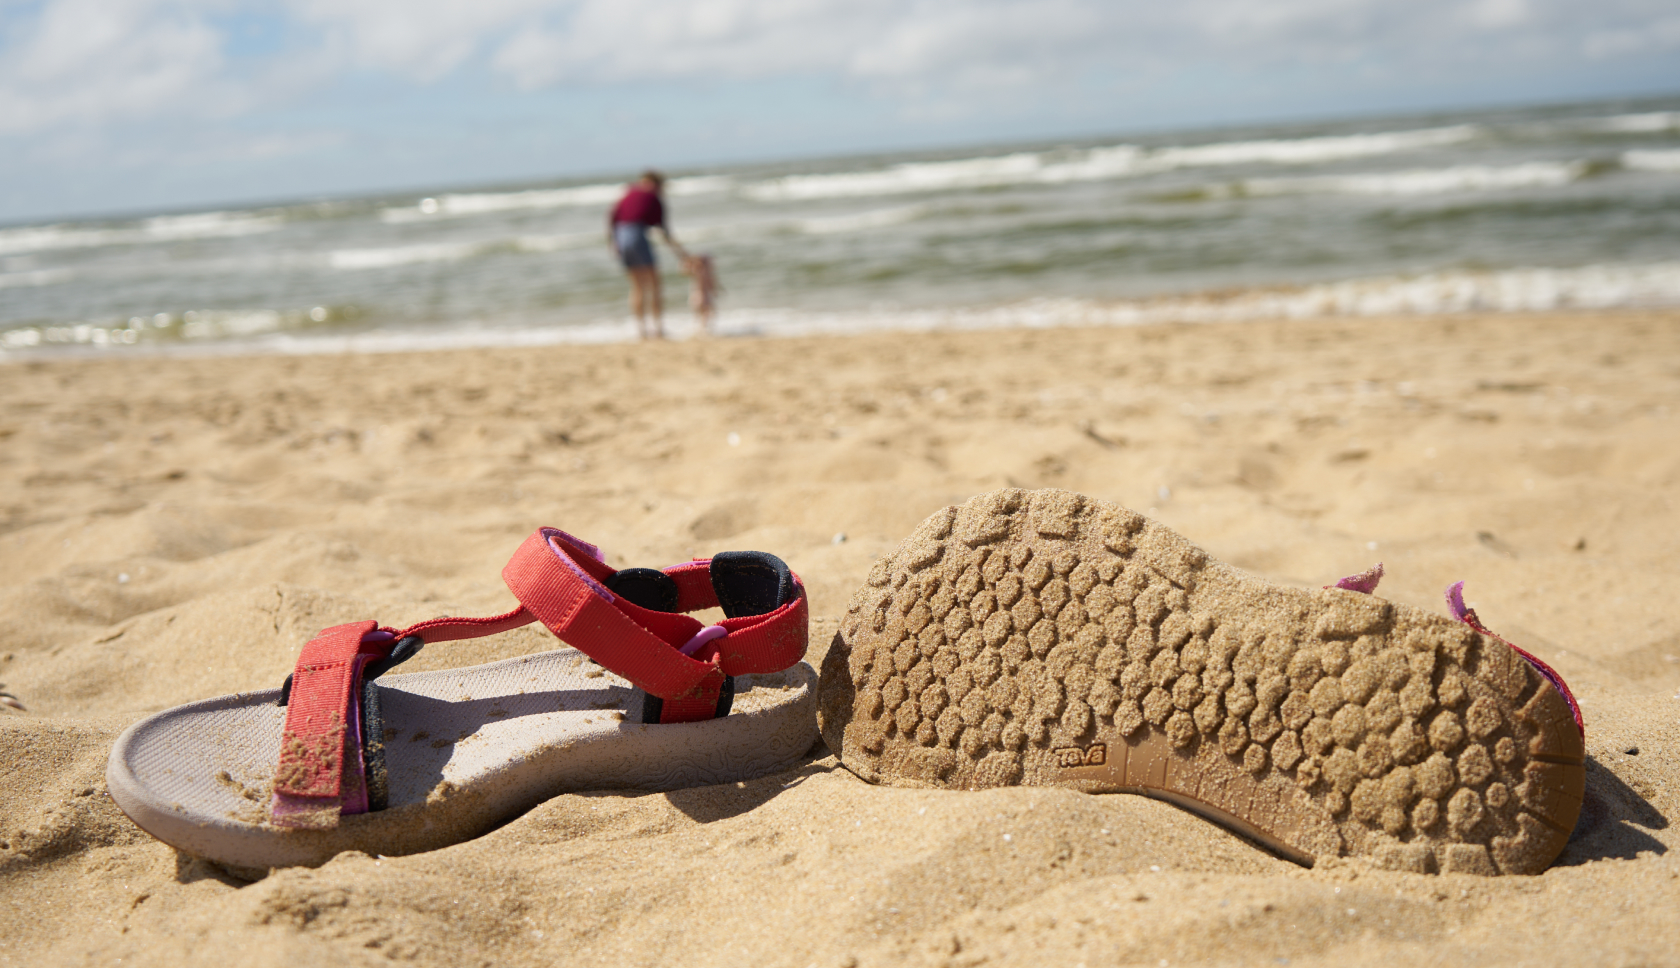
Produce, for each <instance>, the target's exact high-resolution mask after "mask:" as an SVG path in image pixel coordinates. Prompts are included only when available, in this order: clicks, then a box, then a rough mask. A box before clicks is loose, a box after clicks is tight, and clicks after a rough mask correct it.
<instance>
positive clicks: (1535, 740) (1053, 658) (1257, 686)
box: [818, 489, 1586, 874]
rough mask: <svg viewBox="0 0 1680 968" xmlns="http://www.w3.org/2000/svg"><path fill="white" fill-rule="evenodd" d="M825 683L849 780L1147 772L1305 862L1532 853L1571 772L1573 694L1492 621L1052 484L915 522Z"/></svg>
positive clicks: (872, 587)
mask: <svg viewBox="0 0 1680 968" xmlns="http://www.w3.org/2000/svg"><path fill="white" fill-rule="evenodd" d="M818 693H819V694H818V720H819V724H820V727H821V730H822V735H823V738H824V740H825V741H826V742H827V744H828V746H829V748H830V749H831V750H832V751H834V752H835V753H837V754H838V755H839V757H840V760H841V762H842V763H843V764H844V765H845V766H846V767H848V768H849V769H851V770H852V771H853V772H855V773H856V774H857V775H858V776H860V777H862V778H863V779H865V780H868V781H871V782H881V783H891V784H896V785H912V786H932V787H944V788H951V789H979V788H985V787H996V786H1010V785H1016V784H1020V785H1028V786H1065V787H1073V788H1075V789H1079V790H1084V791H1088V792H1091V793H1106V792H1126V793H1141V794H1146V795H1149V796H1153V797H1157V798H1160V799H1164V800H1168V801H1171V802H1173V803H1176V804H1179V805H1181V806H1183V807H1186V808H1188V809H1190V810H1193V811H1195V812H1197V813H1199V814H1201V815H1203V816H1206V817H1208V818H1209V819H1211V820H1214V821H1215V822H1217V823H1220V824H1222V825H1224V826H1226V827H1228V828H1230V829H1232V830H1234V831H1236V832H1238V833H1240V834H1243V835H1245V836H1247V837H1250V838H1252V839H1254V840H1255V841H1257V842H1259V843H1260V844H1262V845H1264V846H1266V847H1268V848H1270V849H1272V850H1273V851H1275V852H1277V853H1278V854H1280V855H1282V856H1285V857H1288V858H1290V859H1293V860H1295V861H1298V862H1300V863H1302V864H1308V865H1310V864H1312V863H1314V862H1315V861H1317V860H1320V859H1322V858H1326V857H1335V856H1340V855H1357V856H1363V857H1368V858H1371V859H1372V860H1373V861H1375V862H1376V863H1377V864H1378V865H1379V866H1383V867H1388V868H1392V869H1401V870H1410V871H1417V872H1432V871H1439V872H1450V873H1472V874H1494V873H1507V874H1532V873H1537V872H1539V871H1541V870H1544V869H1545V868H1546V866H1547V865H1548V864H1550V863H1551V862H1552V861H1553V860H1554V859H1555V858H1556V857H1557V855H1558V854H1559V853H1560V852H1561V851H1562V850H1563V846H1564V844H1565V842H1566V841H1567V840H1568V838H1569V834H1570V832H1571V830H1572V829H1573V828H1574V825H1575V819H1576V817H1577V815H1578V814H1579V812H1580V808H1581V798H1582V794H1583V791H1584V785H1585V781H1586V775H1585V770H1584V767H1583V758H1584V755H1585V748H1584V745H1583V743H1582V737H1581V734H1580V732H1579V730H1578V729H1577V728H1576V726H1575V722H1574V720H1573V719H1572V718H1571V715H1570V712H1569V708H1568V705H1567V703H1566V702H1565V701H1564V699H1563V697H1562V696H1561V695H1559V693H1558V691H1557V689H1556V688H1555V687H1554V686H1552V684H1551V683H1550V682H1548V681H1547V680H1546V679H1545V678H1544V677H1542V676H1541V675H1539V674H1538V673H1537V672H1535V671H1534V669H1533V667H1532V666H1530V665H1529V664H1528V663H1527V662H1526V661H1524V660H1523V659H1522V658H1521V657H1520V656H1519V655H1517V654H1516V653H1515V652H1514V651H1512V650H1511V649H1510V648H1509V647H1508V646H1506V645H1504V644H1503V643H1501V642H1498V641H1496V640H1494V639H1491V638H1488V637H1485V636H1483V635H1481V634H1479V633H1477V632H1476V631H1474V630H1473V629H1471V628H1469V627H1468V626H1465V625H1463V624H1461V623H1458V622H1454V621H1451V620H1449V619H1446V618H1443V617H1441V616H1437V615H1433V614H1430V613H1428V612H1425V611H1423V610H1421V609H1417V608H1413V607H1410V606H1406V605H1401V604H1397V603H1393V602H1388V601H1385V600H1383V599H1381V598H1377V597H1375V596H1372V595H1365V594H1361V593H1358V592H1351V591H1343V590H1340V589H1330V590H1326V591H1316V592H1315V591H1303V590H1299V589H1294V588H1286V587H1283V586H1279V585H1276V584H1272V583H1270V582H1267V581H1264V580H1262V579H1258V578H1255V577H1253V576H1250V575H1247V574H1245V573H1243V572H1241V571H1239V570H1237V569H1235V568H1232V567H1230V566H1228V565H1225V564H1222V563H1220V562H1217V561H1213V560H1210V559H1209V558H1208V556H1207V555H1206V553H1204V552H1203V551H1202V550H1201V549H1200V548H1197V547H1196V546H1195V545H1193V544H1191V543H1190V542H1188V541H1186V540H1185V539H1184V538H1182V537H1180V536H1179V535H1177V534H1175V533H1174V532H1172V531H1170V530H1168V529H1167V528H1164V527H1162V526H1160V525H1158V524H1155V523H1154V522H1151V521H1148V520H1146V519H1145V518H1144V517H1142V516H1141V515H1138V514H1136V513H1135V512H1132V511H1129V510H1127V509H1126V508H1123V507H1120V506H1118V505H1115V504H1111V503H1108V502H1103V501H1096V500H1092V499H1088V498H1085V497H1083V496H1081V495H1078V494H1074V493H1071V492H1068V491H1059V490H1042V491H1023V490H1019V489H1009V490H1004V491H997V492H993V493H990V494H984V495H981V496H979V497H976V498H974V499H972V500H970V501H969V502H968V503H966V504H964V505H962V506H961V507H948V508H945V509H943V510H941V511H940V512H938V513H937V514H934V515H933V516H932V517H930V518H928V519H927V520H926V521H924V522H923V523H922V524H921V525H920V527H918V528H917V529H916V531H915V532H914V533H913V534H911V535H910V537H909V538H907V539H906V540H905V541H904V543H903V544H901V545H900V546H899V548H898V549H897V550H896V551H895V552H893V553H892V554H890V555H887V556H886V557H884V558H882V559H881V560H880V561H878V562H877V563H876V564H875V567H874V569H873V570H872V571H871V572H870V574H869V578H868V581H867V583H866V584H865V585H864V586H863V587H862V588H860V589H859V590H858V592H857V594H856V595H855V596H853V598H852V602H851V606H850V609H849V610H848V612H847V614H846V616H845V618H844V620H843V621H842V623H841V626H840V631H839V633H838V634H837V636H836V639H835V641H834V643H833V646H832V647H831V648H830V650H829V653H828V656H827V659H826V660H825V662H824V664H823V669H822V676H821V680H820V685H819V689H818Z"/></svg>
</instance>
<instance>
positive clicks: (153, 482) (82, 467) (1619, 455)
mask: <svg viewBox="0 0 1680 968" xmlns="http://www.w3.org/2000/svg"><path fill="white" fill-rule="evenodd" d="M1677 418H1680V315H1676V314H1672V313H1666V314H1665V313H1621V314H1597V315H1576V316H1568V315H1553V316H1530V317H1518V316H1500V317H1458V318H1450V319H1398V320H1364V321H1357V322H1355V321H1318V322H1296V323H1280V324H1270V323H1265V324H1244V325H1237V326H1194V327H1156V328H1144V329H1107V330H1056V331H1041V332H1024V331H1012V332H990V333H945V334H932V335H911V336H906V335H870V336H860V337H850V338H826V339H802V340H786V341H721V342H710V343H685V344H672V345H658V346H610V347H591V348H553V349H542V350H517V351H515V350H509V351H473V352H460V353H435V354H426V355H409V356H334V357H307V358H302V357H300V358H277V357H269V358H244V359H192V360H141V361H96V362H35V363H22V364H11V365H6V366H4V367H0V619H3V621H4V624H3V625H0V692H4V693H6V694H9V695H10V696H14V697H16V699H17V701H18V702H19V703H21V705H22V706H23V707H24V709H23V710H21V711H20V710H16V709H13V708H10V707H9V706H5V705H0V965H28V966H46V965H80V964H90V965H91V964H100V965H115V964H121V965H125V966H127V965H153V964H155V965H174V964H213V965H217V966H218V968H225V966H264V965H276V966H282V965H284V966H295V965H300V964H335V965H347V966H348V965H362V964H369V965H372V964H381V963H385V962H387V961H400V962H412V963H416V964H421V965H438V966H455V965H478V964H485V965H503V964H506V965H515V966H539V965H552V964H580V965H649V966H653V965H660V966H663V965H730V966H734V965H790V966H796V968H798V966H805V965H812V964H815V965H819V966H824V968H844V966H874V965H888V964H895V965H896V964H909V965H921V964H929V965H942V964H950V965H981V964H984V965H1012V964H1020V965H1038V964H1066V965H1076V964H1080V963H1083V964H1085V965H1088V966H1092V968H1095V966H1097V965H1109V964H1146V965H1158V964H1163V963H1165V964H1180V963H1220V964H1223V963H1230V964H1278V963H1284V962H1285V961H1287V963H1289V964H1292V965H1301V964H1346V963H1372V964H1377V963H1381V964H1391V963H1428V964H1449V965H1455V964H1464V965H1471V964H1474V965H1485V964H1506V963H1510V964H1595V965H1596V964H1652V963H1675V962H1676V961H1680V954H1677V952H1680V922H1677V921H1676V920H1675V917H1674V911H1675V910H1676V909H1677V903H1680V860H1677V859H1676V858H1674V857H1671V856H1670V855H1669V854H1668V850H1669V844H1670V843H1671V842H1673V841H1675V840H1676V839H1680V838H1677V837H1676V835H1675V833H1674V832H1673V830H1672V828H1671V827H1670V822H1671V821H1670V818H1671V817H1673V816H1675V814H1676V813H1677V811H1680V761H1677V759H1676V757H1677V756H1680V701H1677V700H1676V699H1675V693H1676V690H1677V688H1680V612H1677V611H1676V610H1675V607H1674V605H1673V601H1674V597H1673V591H1672V586H1673V582H1674V579H1675V577H1676V575H1677V572H1680V567H1677V566H1680V504H1677V500H1676V496H1677V492H1680V419H1677ZM1005 486H1021V487H1046V486H1053V487H1059V488H1066V489H1069V490H1074V491H1080V492H1083V493H1086V494H1089V495H1092V496H1094V497H1098V498H1102V499H1106V500H1112V501H1117V502H1119V503H1122V504H1124V505H1126V506H1128V507H1131V508H1134V509H1136V510H1138V511H1140V512H1142V513H1144V514H1147V515H1148V516H1150V517H1151V518H1153V519H1155V520H1156V521H1159V522H1161V523H1163V524H1165V525H1167V526H1169V527H1171V528H1173V529H1175V530H1177V531H1179V532H1180V533H1182V534H1184V535H1185V536H1186V537H1188V538H1190V539H1191V540H1193V541H1194V542H1196V543H1197V544H1198V545H1200V546H1201V547H1203V548H1205V549H1207V551H1208V552H1209V553H1211V554H1212V555H1214V556H1215V557H1217V558H1219V559H1221V560H1223V561H1226V562H1228V563H1230V564H1233V565H1236V566H1238V567H1241V568H1244V569H1247V570H1249V571H1252V572H1254V573H1256V574H1258V575H1261V576H1264V577H1266V578H1268V579H1271V580H1273V581H1278V582H1282V583H1286V584H1292V585H1296V586H1299V587H1303V588H1316V587H1318V586H1321V585H1324V584H1326V583H1329V582H1332V581H1334V580H1335V579H1336V578H1338V577H1341V576H1343V575H1348V574H1352V573H1355V572H1359V571H1362V570H1364V569H1365V568H1367V567H1369V566H1370V565H1371V564H1373V563H1374V562H1376V561H1378V560H1381V561H1383V562H1384V563H1385V564H1386V566H1387V571H1388V575H1387V577H1386V578H1385V580H1384V582H1383V585H1382V589H1381V594H1382V595H1383V596H1385V597H1387V598H1390V599H1393V600H1395V601H1400V602H1405V603H1409V604H1412V605H1417V606H1419V607H1422V608H1425V609H1428V610H1430V611H1433V612H1436V613H1440V614H1444V612H1445V608H1444V605H1443V603H1442V601H1441V590H1442V589H1443V588H1444V587H1445V586H1446V585H1447V584H1448V583H1450V582H1452V581H1454V580H1457V579H1460V578H1463V579H1466V580H1467V581H1468V585H1467V589H1466V591H1467V596H1468V598H1469V599H1470V600H1471V602H1472V603H1473V604H1474V605H1475V606H1476V608H1477V610H1478V612H1479V613H1480V616H1481V618H1482V620H1483V621H1484V622H1486V623H1487V624H1488V626H1489V627H1491V628H1492V629H1494V630H1495V631H1497V632H1499V633H1501V634H1502V635H1504V636H1506V637H1508V638H1510V639H1511V640H1512V641H1514V642H1516V643H1517V644H1519V645H1522V646H1524V647H1525V648H1528V649H1529V650H1530V651H1533V652H1535V653H1536V654H1538V655H1539V656H1541V657H1542V658H1544V659H1545V660H1546V661H1548V662H1550V663H1552V664H1553V665H1554V666H1555V667H1556V668H1557V669H1558V671H1559V672H1561V673H1562V674H1563V675H1564V677H1565V678H1566V679H1568V681H1569V683H1570V685H1571V686H1572V687H1573V688H1574V689H1575V691H1576V694H1577V695H1578V696H1579V697H1580V698H1581V701H1582V707H1583V710H1584V714H1585V717H1586V723H1587V751H1588V759H1587V793H1586V804H1585V808H1584V809H1583V811H1582V814H1581V819H1580V822H1579V824H1578V826H1577V828H1576V830H1575V833H1574V836H1573V838H1572V839H1571V840H1570V842H1569V845H1568V847H1567V848H1566V849H1565V851H1564V853H1563V855H1562V857H1561V858H1560V859H1559V860H1558V862H1557V864H1556V865H1554V866H1553V867H1552V868H1551V869H1550V870H1548V871H1546V872H1545V873H1544V874H1543V875H1540V876H1536V877H1499V878H1480V877H1471V876H1466V875H1418V874H1408V873H1397V872H1391V871H1384V870H1377V869H1374V868H1372V867H1371V866H1369V865H1367V864H1365V863H1363V862H1361V861H1357V860H1338V861H1333V862H1330V863H1326V864H1321V865H1320V866H1319V867H1318V868H1316V869H1311V870H1309V869H1304V868H1301V867H1298V866H1296V865H1295V864H1293V863H1290V862H1288V861H1285V860H1281V859H1279V858H1277V857H1274V856H1272V855H1270V854H1268V853H1266V852H1265V851H1263V850H1261V849H1259V848H1256V847H1254V846H1252V845H1251V844H1250V843H1248V842H1247V841H1244V840H1242V839H1240V838H1238V837H1236V836H1233V835H1231V834H1229V833H1227V832H1225V831H1224V830H1221V829H1220V828H1218V827H1215V826H1213V825H1211V824H1209V823H1207V822H1206V821H1203V820H1200V819H1198V818H1196V817H1194V816H1191V815H1189V814H1187V813H1185V812H1183V811H1181V810H1179V809H1177V808H1175V807H1172V806H1169V805H1167V804H1164V803H1159V802H1156V801H1152V800H1147V799H1143V798H1140V797H1134V796H1126V795H1105V796H1090V795H1085V794H1080V793H1075V792H1071V791H1067V790H1047V789H1030V788H1011V789H1002V790H991V791H986V792H979V793H967V792H950V791H938V790H908V789H894V788H887V787H877V786H871V785H868V784H865V783H863V782H862V781H860V780H858V779H857V778H855V777H854V776H852V775H851V774H849V773H847V772H845V771H844V770H841V769H838V768H837V767H836V764H835V761H834V760H833V758H832V757H830V755H829V753H828V751H827V749H826V748H825V747H823V746H822V745H820V744H819V745H818V746H817V747H816V748H815V749H813V750H812V751H811V753H810V755H809V757H808V759H807V760H806V762H804V763H803V764H802V765H801V766H800V767H799V768H797V769H795V770H793V771H791V772H788V773H784V774H780V775H775V776H769V777H764V778H762V779H760V780H756V781H753V782H749V783H746V784H741V785H738V786H728V787H714V788H706V789H696V790H685V791H678V792H674V793H662V794H639V795H638V794H631V795H626V794H619V793H613V792H610V791H602V792H600V793H593V794H584V795H565V796H560V797H557V798H555V799H553V800H550V801H548V802H546V803H544V804H542V805H541V806H539V807H537V808H536V809H534V810H532V811H531V812H530V813H528V814H526V815H524V816H522V817H520V818H518V819H516V820H514V821H512V822H510V823H508V824H507V825H505V826H503V827H502V828H500V829H498V830H496V831H494V832H492V833H489V834H487V835H485V836H483V837H481V838H479V839H477V840H474V841H470V842H467V843H463V844H460V845H457V846H454V847H450V848H447V849H444V850H439V851H436V852H433V853H429V854H420V855H415V856H410V857H401V858H374V857H369V856H365V855H362V854H356V853H347V854H343V855H340V856H339V857H338V858H336V859H335V860H333V861H332V862H330V863H328V864H327V865H325V866H323V867H321V868H319V869H315V870H309V869H292V870H282V871H275V872H273V873H271V874H269V876H267V877H264V878H262V879H260V880H257V881H255V882H254V883H246V882H244V881H241V880H237V879H235V878H233V877H231V876H229V875H228V874H227V873H226V872H224V871H220V870H218V869H216V868H214V867H212V866H211V865H209V864H206V863H204V862H202V861H198V860H194V859H193V858H191V857H187V856H183V855H178V854H177V853H176V852H175V851H174V850H172V849H171V848H169V847H166V846H164V845H162V844H160V843H158V842H156V841H154V840H153V839H151V838H150V837H149V836H147V835H146V834H145V833H143V832H141V831H140V830H138V829H137V828H135V827H134V826H133V825H132V824H130V823H129V822H128V821H127V820H126V819H125V818H124V817H123V816H122V814H121V813H120V812H119V811H118V810H117V809H116V807H115V806H114V804H112V802H111V801H110V799H109V798H108V796H107V795H106V794H105V792H104V789H103V771H104V765H105V757H106V753H107V751H108V750H109V748H110V744H111V742H112V740H113V739H114V738H115V737H116V735H117V734H118V733H119V732H120V731H121V730H122V729H123V728H124V727H125V726H126V725H128V724H129V723H131V722H133V721H134V720H136V719H138V718H140V717H141V716H143V715H145V714H148V713H150V712H153V711H156V710H160V709H164V708H168V707H170V706H173V705H176V704H180V703H184V702H187V701H190V700H193V699H198V698H204V697H209V696H214V695H219V694H224V693H230V692H235V691H239V690H250V689H257V688H272V687H274V686H276V685H278V684H279V682H280V680H281V679H282V678H283V677H284V676H285V674H286V673H287V672H288V671H289V670H290V668H291V665H292V661H293V658H294V657H295V655H296V653H297V651H298V649H299V647H300V646H301V645H302V644H303V643H304V641H306V640H307V639H308V638H309V637H310V636H311V635H312V634H313V633H314V632H315V631H317V630H318V629H320V628H321V627H323V626H326V625H332V624H337V623H340V622H347V621H353V620H358V619H364V618H375V619H378V620H379V621H381V622H382V623H386V624H390V625H397V626H401V625H405V624H408V623H411V622H414V621H417V620H420V619H423V618H427V617H431V616H435V615H440V614H488V613H491V612H493V611H501V610H503V609H505V608H507V607H509V606H510V605H511V604H512V598H511V596H510V595H508V593H507V592H506V590H505V589H504V588H503V586H502V585H501V582H500V579H499V572H500V569H501V566H502V564H503V562H504V560H505V558H506V557H507V556H508V555H509V554H510V553H511V552H512V551H513V549H514V548H515V547H516V546H517V545H518V543H519V541H520V540H521V539H522V538H523V537H524V536H525V535H527V534H529V533H530V532H531V531H532V530H534V529H535V528H536V527H537V526H539V525H553V526H556V527H560V528H564V529H566V530H568V531H571V532H573V533H575V534H577V535H579V536H581V537H584V538H585V539H587V540H590V541H593V542H595V543H597V544H600V545H602V546H603V547H604V548H605V549H606V550H607V551H608V555H609V561H610V562H611V563H612V564H614V565H617V566H620V567H624V566H630V565H646V566H660V565H666V564H671V563H674V562H677V561H680V560H683V559H686V558H689V557H692V556H696V555H704V554H708V553H711V552H715V551H722V550H731V549H759V550H765V551H771V552H774V553H776V554H778V555H781V556H782V557H783V558H785V559H786V560H787V561H788V562H789V564H790V565H792V567H793V568H794V570H795V571H797V572H799V574H800V575H801V576H802V578H803V579H804V581H805V583H806V586H807V587H808V588H809V590H810V592H811V604H812V614H813V616H814V622H813V628H812V649H811V654H810V655H809V656H808V661H810V662H811V663H812V664H813V665H815V666H819V667H820V665H821V662H822V658H823V653H824V651H825V649H826V648H827V647H828V642H829V640H830V639H831V638H832V636H833V635H834V632H835V630H836V628H837V624H838V620H839V618H840V616H841V615H842V614H843V611H844V609H845V607H846V603H847V601H848V599H849V598H850V597H851V594H852V592H853V590H854V589H855V588H856V587H857V586H858V584H859V583H860V582H862V581H863V579H864V577H865V575H866V574H867V573H868V571H869V568H870V566H871V564H872V562H873V561H874V560H875V558H876V557H877V556H879V555H881V554H884V553H886V552H888V551H891V550H892V549H893V548H894V547H896V546H897V544H898V542H899V541H900V540H901V539H902V538H903V537H904V536H905V535H906V534H908V533H909V532H910V530H911V529H912V528H914V527H915V526H916V524H917V523H918V522H919V521H921V520H922V519H923V518H924V517H926V516H927V515H928V514H930V513H931V512H933V511H935V510H937V509H938V508H940V507H942V506H944V505H947V504H953V503H960V502H962V501H964V500H966V499H968V498H969V497H970V496H972V495H974V494H977V493H980V492H983V491H988V490H993V489H995V488H999V487H1005ZM842 536H843V537H842ZM552 641H553V640H552V639H551V638H547V637H546V633H541V634H539V633H538V632H537V631H533V630H532V629H531V628H527V629H523V630H519V631H516V632H512V633H507V634H504V635H501V636H497V637H495V638H492V639H487V640H481V641H479V642H470V643H460V644H449V645H437V646H433V647H432V648H429V649H428V650H427V651H426V652H425V653H423V654H422V655H421V656H420V657H419V658H417V659H416V660H414V662H413V663H411V665H412V666H413V667H414V669H415V671H419V670H422V669H435V668H444V667H447V666H451V665H463V664H472V663H477V662H482V661H486V660H488V659H491V658H500V657H505V656H511V655H518V654H521V653H525V652H532V651H540V650H544V649H547V648H550V647H551V643H552ZM405 671H406V670H405Z"/></svg>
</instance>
